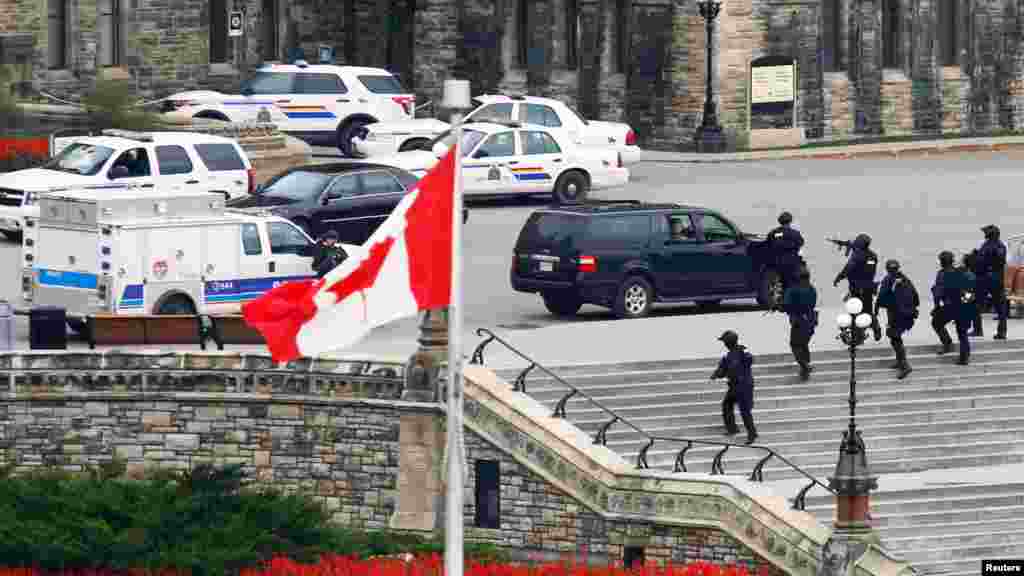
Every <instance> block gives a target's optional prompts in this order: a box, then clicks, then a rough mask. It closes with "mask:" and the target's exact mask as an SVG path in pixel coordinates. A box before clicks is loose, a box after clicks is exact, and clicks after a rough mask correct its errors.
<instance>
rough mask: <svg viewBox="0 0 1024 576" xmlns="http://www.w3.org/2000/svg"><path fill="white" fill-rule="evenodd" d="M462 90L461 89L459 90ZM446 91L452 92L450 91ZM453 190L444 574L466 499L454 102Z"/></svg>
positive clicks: (450, 87) (458, 568)
mask: <svg viewBox="0 0 1024 576" xmlns="http://www.w3.org/2000/svg"><path fill="white" fill-rule="evenodd" d="M460 89H462V90H460ZM462 91H464V92H465V94H464V97H465V98H464V99H465V100H466V101H467V102H466V103H465V104H468V100H469V82H466V81H464V80H462V81H459V80H449V81H447V82H445V92H446V94H445V99H446V100H449V104H463V103H461V102H458V101H459V100H462V99H463V98H460V97H459V96H460V95H456V93H458V92H462ZM448 92H451V94H449V93H448ZM452 108H455V109H456V112H455V118H453V120H455V122H454V123H453V124H454V125H455V126H454V129H455V149H454V151H453V152H454V154H455V190H454V199H453V202H452V204H453V206H452V246H451V250H452V294H451V304H450V305H449V307H448V439H447V440H448V494H447V498H445V502H446V510H445V518H446V526H445V528H446V529H445V546H444V561H445V573H446V575H447V576H462V572H463V518H462V513H463V499H464V498H465V485H464V483H463V474H465V466H466V465H465V455H464V454H463V453H462V452H463V451H462V447H463V445H462V433H463V430H462V109H464V108H465V105H461V106H460V105H455V106H452Z"/></svg>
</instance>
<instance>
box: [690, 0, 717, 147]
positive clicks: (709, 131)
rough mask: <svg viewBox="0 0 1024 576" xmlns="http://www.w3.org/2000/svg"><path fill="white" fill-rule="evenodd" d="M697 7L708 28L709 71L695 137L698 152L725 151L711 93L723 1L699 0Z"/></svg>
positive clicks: (706, 49)
mask: <svg viewBox="0 0 1024 576" xmlns="http://www.w3.org/2000/svg"><path fill="white" fill-rule="evenodd" d="M697 7H698V8H699V9H700V15H701V17H703V18H704V26H705V28H706V29H707V43H706V48H705V51H706V52H707V64H708V72H707V76H706V78H705V80H706V82H705V88H704V118H703V120H701V124H700V127H699V128H697V133H696V134H695V135H694V137H693V141H694V142H695V143H696V144H697V151H698V152H723V151H725V138H724V137H723V136H722V127H721V126H719V124H718V111H717V109H716V107H715V100H714V97H713V95H712V94H711V69H712V67H711V65H712V61H711V60H712V56H713V52H714V31H715V18H718V13H719V12H720V11H721V9H722V3H721V2H717V1H715V0H697Z"/></svg>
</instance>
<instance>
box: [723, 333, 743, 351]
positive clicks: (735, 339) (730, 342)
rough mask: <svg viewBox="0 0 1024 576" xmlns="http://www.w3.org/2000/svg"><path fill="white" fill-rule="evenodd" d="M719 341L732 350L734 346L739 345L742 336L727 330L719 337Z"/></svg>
mask: <svg viewBox="0 0 1024 576" xmlns="http://www.w3.org/2000/svg"><path fill="white" fill-rule="evenodd" d="M718 339H719V340H720V341H722V342H723V343H724V344H725V345H726V346H728V347H729V348H732V347H733V346H735V345H737V344H739V342H740V335H739V334H737V333H735V332H733V331H732V330H726V331H725V332H723V333H722V335H721V336H719V337H718Z"/></svg>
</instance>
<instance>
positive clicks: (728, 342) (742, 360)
mask: <svg viewBox="0 0 1024 576" xmlns="http://www.w3.org/2000/svg"><path fill="white" fill-rule="evenodd" d="M718 339H719V340H720V341H721V342H722V343H724V344H725V348H726V349H727V350H728V352H727V353H726V355H725V356H722V360H721V361H720V362H719V363H718V369H716V370H715V373H714V374H712V375H711V379H712V380H715V379H718V378H726V377H727V378H728V379H729V390H728V391H727V392H726V393H725V398H724V399H723V400H722V419H723V420H724V421H725V434H726V436H733V435H735V434H739V431H740V430H739V428H738V427H737V426H736V414H735V413H734V412H733V409H734V408H735V407H736V404H739V405H740V416H742V418H743V427H744V428H746V429H747V442H746V443H747V444H753V443H754V441H755V440H757V429H756V428H754V417H753V415H752V414H751V410H752V409H753V408H754V373H753V371H752V370H751V366H753V364H754V357H753V356H752V355H751V354H750V352H747V349H746V347H745V346H741V345H740V343H739V342H740V337H739V335H738V334H736V333H735V332H733V331H732V330H727V331H725V332H724V333H722V335H721V336H720V337H719V338H718Z"/></svg>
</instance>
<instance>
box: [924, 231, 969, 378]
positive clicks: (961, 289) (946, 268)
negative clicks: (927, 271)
mask: <svg viewBox="0 0 1024 576" xmlns="http://www.w3.org/2000/svg"><path fill="white" fill-rule="evenodd" d="M939 266H940V269H939V272H938V274H936V275H935V285H934V286H932V300H933V302H934V305H935V307H934V308H933V309H932V328H933V329H934V330H935V333H936V334H938V336H939V341H940V342H941V343H942V347H941V348H940V349H939V352H938V353H939V354H940V355H941V354H948V353H949V352H952V351H953V339H952V338H950V337H949V331H948V330H946V325H947V324H949V323H950V322H954V323H955V325H956V337H957V340H959V341H960V359H959V360H958V361H957V364H960V365H962V366H966V365H967V363H968V361H969V360H970V357H971V341H970V340H969V339H968V338H967V324H968V322H970V321H971V319H972V318H974V314H975V298H974V282H975V279H974V274H972V273H971V272H970V271H968V270H964V269H961V268H954V267H953V253H952V252H949V251H943V252H942V253H940V254H939Z"/></svg>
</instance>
